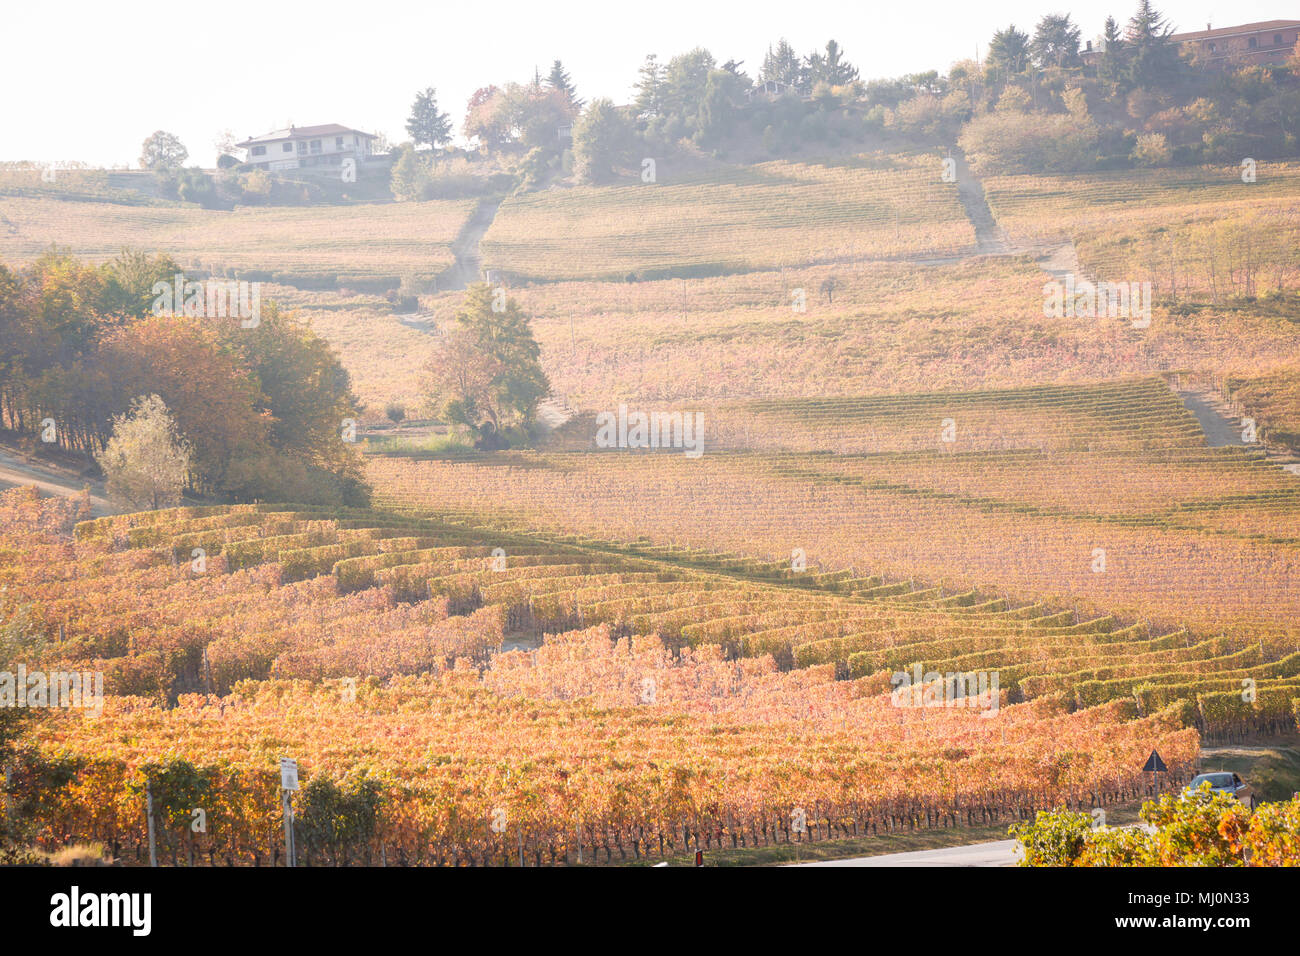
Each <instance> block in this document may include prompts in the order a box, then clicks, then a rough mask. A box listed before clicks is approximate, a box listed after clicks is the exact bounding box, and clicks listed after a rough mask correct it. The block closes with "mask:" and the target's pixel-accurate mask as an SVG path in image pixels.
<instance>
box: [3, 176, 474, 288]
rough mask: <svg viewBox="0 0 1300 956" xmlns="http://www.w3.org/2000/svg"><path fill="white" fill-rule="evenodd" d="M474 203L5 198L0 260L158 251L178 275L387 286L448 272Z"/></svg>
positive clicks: (104, 256) (100, 256)
mask: <svg viewBox="0 0 1300 956" xmlns="http://www.w3.org/2000/svg"><path fill="white" fill-rule="evenodd" d="M475 205H476V202H475V201H474V200H446V201H433V202H424V203H387V204H378V203H377V204H373V205H357V206H326V207H306V208H294V207H283V206H281V207H267V208H251V207H239V208H237V209H235V210H233V211H224V210H211V209H200V208H198V207H185V206H179V205H171V206H123V205H116V204H112V203H105V202H64V201H58V200H52V199H44V198H28V197H10V198H6V199H5V200H4V203H3V206H0V261H4V262H8V263H12V264H22V263H25V262H30V261H31V260H32V259H34V258H36V257H37V256H39V255H40V254H41V253H42V252H43V251H45V250H46V249H47V248H49V246H50V245H51V244H52V243H57V244H58V245H59V246H61V247H68V248H71V250H72V251H73V252H74V253H75V254H76V255H77V256H79V257H81V258H84V259H88V260H91V261H100V260H104V259H109V258H112V257H113V256H115V255H117V254H118V253H119V252H120V251H121V250H122V249H123V247H131V248H137V249H144V250H146V251H150V252H154V251H159V252H168V253H170V254H171V255H172V256H173V257H174V258H175V259H176V260H177V262H179V263H180V264H181V265H182V266H183V267H185V268H192V269H195V270H203V271H210V272H214V273H217V274H223V273H226V272H230V273H232V274H237V275H240V276H242V277H244V278H262V279H274V280H275V281H278V282H280V283H283V284H289V285H297V284H310V285H313V286H317V287H320V286H325V287H333V286H335V284H336V283H337V285H338V286H342V287H348V286H352V287H371V286H380V287H396V285H397V282H398V281H399V280H400V279H401V278H402V277H403V276H407V275H409V276H413V277H415V278H418V279H423V280H427V279H431V278H433V277H435V276H437V275H438V274H439V273H440V272H442V271H443V270H444V269H445V268H446V267H447V266H449V265H451V263H452V262H453V260H454V256H453V255H452V252H451V242H452V240H453V239H455V238H456V235H457V234H458V233H459V232H460V230H461V228H462V227H463V226H464V224H465V222H466V220H467V219H468V218H469V216H470V214H471V213H472V212H473V210H474V207H475Z"/></svg>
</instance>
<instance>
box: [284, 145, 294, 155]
mask: <svg viewBox="0 0 1300 956" xmlns="http://www.w3.org/2000/svg"><path fill="white" fill-rule="evenodd" d="M284 152H286V153H292V152H293V143H285V144H284Z"/></svg>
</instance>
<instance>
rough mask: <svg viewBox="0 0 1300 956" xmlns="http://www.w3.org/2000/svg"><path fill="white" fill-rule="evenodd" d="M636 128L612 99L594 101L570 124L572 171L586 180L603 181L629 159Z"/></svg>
mask: <svg viewBox="0 0 1300 956" xmlns="http://www.w3.org/2000/svg"><path fill="white" fill-rule="evenodd" d="M635 135H636V134H635V131H634V129H633V127H632V123H631V121H630V120H629V119H628V117H627V115H626V114H625V113H624V112H623V111H622V110H620V109H619V108H618V107H617V106H615V105H614V103H613V102H612V101H611V100H608V99H598V100H593V101H592V103H591V105H590V106H588V107H587V109H586V111H584V112H583V114H582V116H581V117H579V118H578V122H577V123H576V124H575V125H574V127H573V156H574V161H575V170H576V172H577V175H578V177H579V178H580V179H582V180H584V181H585V182H592V183H598V182H604V181H607V180H608V179H609V178H610V177H611V176H612V175H613V173H614V169H615V167H617V166H620V165H623V164H624V163H626V162H627V161H628V158H629V156H630V154H631V149H632V144H633V142H634V138H635Z"/></svg>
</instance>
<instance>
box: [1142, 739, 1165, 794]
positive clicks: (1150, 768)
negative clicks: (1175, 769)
mask: <svg viewBox="0 0 1300 956" xmlns="http://www.w3.org/2000/svg"><path fill="white" fill-rule="evenodd" d="M1168 770H1169V768H1168V767H1166V766H1165V762H1164V761H1163V760H1161V759H1160V755H1159V754H1158V753H1156V752H1155V751H1154V750H1153V751H1151V756H1150V757H1147V762H1146V763H1144V764H1143V765H1142V772H1143V773H1149V774H1151V779H1152V780H1153V781H1155V785H1156V796H1157V797H1158V796H1160V775H1161V774H1162V773H1165V772H1166V771H1168Z"/></svg>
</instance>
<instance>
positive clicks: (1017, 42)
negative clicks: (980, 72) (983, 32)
mask: <svg viewBox="0 0 1300 956" xmlns="http://www.w3.org/2000/svg"><path fill="white" fill-rule="evenodd" d="M988 65H989V66H990V67H991V68H992V69H994V70H996V71H997V72H998V73H999V74H1001V75H1003V76H1014V75H1015V74H1017V73H1021V72H1023V71H1024V70H1025V68H1026V67H1028V66H1029V34H1027V33H1024V32H1022V31H1020V30H1017V29H1016V25H1015V24H1014V23H1013V24H1011V25H1010V26H1009V27H1007V28H1006V29H1005V30H998V31H997V32H996V33H994V34H993V39H992V40H990V41H989V54H988Z"/></svg>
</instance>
